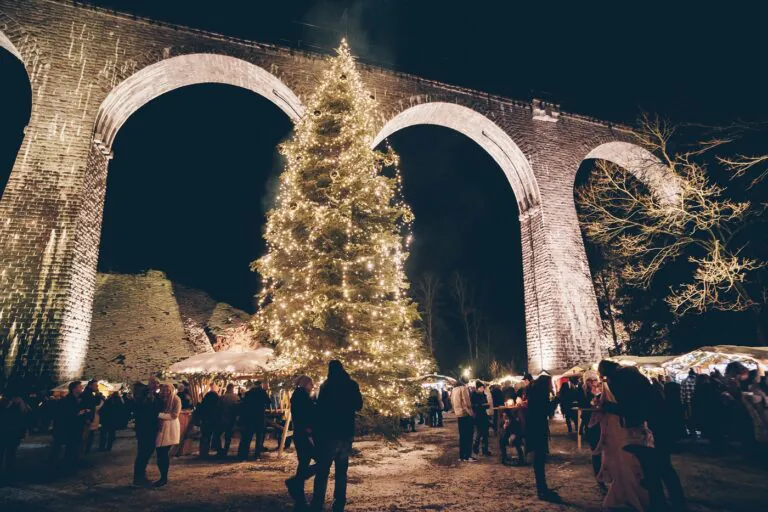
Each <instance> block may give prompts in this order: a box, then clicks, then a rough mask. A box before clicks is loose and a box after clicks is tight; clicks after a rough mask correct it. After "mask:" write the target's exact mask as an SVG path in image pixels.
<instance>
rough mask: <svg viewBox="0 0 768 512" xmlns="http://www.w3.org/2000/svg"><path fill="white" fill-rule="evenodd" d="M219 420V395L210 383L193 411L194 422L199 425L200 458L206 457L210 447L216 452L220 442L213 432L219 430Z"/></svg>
mask: <svg viewBox="0 0 768 512" xmlns="http://www.w3.org/2000/svg"><path fill="white" fill-rule="evenodd" d="M220 421H221V397H220V396H219V394H218V393H217V388H216V387H215V386H214V385H212V386H211V389H210V390H209V391H208V392H207V393H206V394H205V396H204V397H203V399H202V400H201V401H200V404H199V405H198V406H197V408H196V409H195V412H194V422H195V423H196V424H198V425H200V450H199V455H200V458H203V459H205V458H207V457H208V455H209V454H210V451H211V448H213V450H214V451H216V452H218V450H219V447H220V444H221V442H220V441H217V437H216V436H215V434H216V433H217V432H219V428H220V426H219V423H220Z"/></svg>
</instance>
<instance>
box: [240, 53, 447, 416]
mask: <svg viewBox="0 0 768 512" xmlns="http://www.w3.org/2000/svg"><path fill="white" fill-rule="evenodd" d="M337 53H338V55H337V56H335V57H333V58H330V59H329V61H328V67H327V70H326V71H325V72H324V73H323V76H322V78H321V80H320V83H319V85H318V88H317V90H316V91H315V93H314V94H313V95H312V97H311V98H310V99H309V101H308V103H307V105H308V106H307V114H306V115H305V116H304V117H303V118H302V119H301V120H300V121H299V123H298V124H297V125H296V129H295V132H294V135H293V137H292V138H291V139H290V140H289V141H287V142H285V143H284V144H282V145H281V147H280V152H281V153H282V155H283V156H284V157H285V159H286V167H285V170H284V171H283V174H282V175H281V176H280V184H279V191H278V196H277V201H276V205H275V207H274V208H273V209H272V210H271V211H270V212H269V214H268V217H267V226H266V232H265V235H264V236H265V238H266V241H267V254H266V256H264V257H262V258H261V259H259V260H257V261H256V262H254V263H253V265H252V267H253V269H254V270H255V271H257V272H259V274H260V275H261V277H262V282H263V285H264V286H263V290H262V292H261V294H260V296H259V312H258V314H257V315H256V320H255V322H256V327H257V328H258V329H259V330H260V331H262V332H264V333H265V334H266V335H267V336H268V337H269V339H270V340H272V341H273V342H275V344H276V347H277V352H278V354H279V355H280V356H281V357H282V358H284V359H285V360H287V361H288V362H289V364H290V367H291V369H292V371H293V372H294V373H296V374H298V373H306V374H308V375H310V376H311V377H313V378H315V379H321V378H322V377H323V376H324V375H325V372H326V368H327V366H326V365H327V362H328V360H330V359H339V360H341V361H342V363H343V364H344V365H345V367H346V368H347V370H348V371H349V372H350V374H351V375H352V377H353V378H354V379H356V380H357V381H358V382H359V384H360V386H361V389H362V391H363V394H364V396H365V397H366V405H367V407H368V408H369V411H374V412H376V413H379V414H383V415H385V416H397V415H409V414H411V413H412V409H413V407H414V404H415V403H416V400H417V397H418V395H419V394H420V392H421V391H420V386H419V385H418V384H413V383H410V382H409V381H408V379H410V378H413V377H416V376H419V375H423V374H426V373H429V372H430V371H431V370H432V368H433V362H432V360H431V359H430V358H429V357H428V356H427V355H426V353H425V350H424V347H423V344H422V340H421V337H420V336H419V335H418V332H417V331H416V330H415V329H414V327H413V324H414V321H416V320H417V319H418V312H417V309H416V305H415V304H414V303H413V302H412V301H411V300H410V299H409V298H408V297H407V293H406V292H407V290H408V287H409V284H408V281H407V278H406V276H405V272H404V270H403V265H404V262H405V260H406V258H407V256H408V251H407V246H408V241H409V240H410V232H409V231H410V224H411V222H412V221H413V214H412V213H411V210H410V208H409V207H408V206H407V205H406V204H405V203H404V202H403V201H402V199H401V197H402V194H401V191H402V182H401V179H400V175H399V172H396V173H395V175H394V177H388V176H385V175H384V174H383V173H382V169H383V168H384V167H385V166H392V167H394V168H395V169H397V163H398V159H397V155H396V154H395V153H394V152H393V151H392V150H391V148H387V150H386V151H384V152H381V151H376V150H373V149H371V147H370V145H371V142H372V140H373V138H374V136H375V134H376V122H375V113H376V102H375V100H374V99H373V97H372V95H371V94H370V93H369V92H368V91H366V90H365V88H364V86H363V83H362V81H361V79H360V76H359V74H358V71H357V69H356V66H355V61H354V58H353V57H352V55H351V53H350V51H349V47H348V46H347V44H346V42H344V41H342V43H341V46H340V47H339V49H338V50H337Z"/></svg>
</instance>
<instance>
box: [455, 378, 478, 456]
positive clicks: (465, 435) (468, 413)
mask: <svg viewBox="0 0 768 512" xmlns="http://www.w3.org/2000/svg"><path fill="white" fill-rule="evenodd" d="M451 407H452V408H453V412H454V414H456V418H457V420H458V424H459V461H460V462H475V461H476V460H477V459H476V458H474V457H473V456H472V434H473V433H474V425H475V418H474V412H473V411H472V399H471V397H470V395H469V387H468V386H467V379H466V378H464V377H462V378H461V380H459V383H458V385H457V386H456V387H455V388H453V391H452V392H451Z"/></svg>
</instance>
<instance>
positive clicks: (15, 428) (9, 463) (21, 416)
mask: <svg viewBox="0 0 768 512" xmlns="http://www.w3.org/2000/svg"><path fill="white" fill-rule="evenodd" d="M29 410H30V409H29V407H28V406H27V404H26V403H25V402H24V400H23V399H22V398H21V396H20V395H19V394H18V393H10V399H3V400H0V474H2V472H3V467H5V471H6V472H7V474H8V476H10V477H13V476H14V470H15V468H16V451H17V450H18V449H19V445H20V444H21V440H22V439H24V435H25V434H26V430H27V429H26V421H27V416H28V415H29Z"/></svg>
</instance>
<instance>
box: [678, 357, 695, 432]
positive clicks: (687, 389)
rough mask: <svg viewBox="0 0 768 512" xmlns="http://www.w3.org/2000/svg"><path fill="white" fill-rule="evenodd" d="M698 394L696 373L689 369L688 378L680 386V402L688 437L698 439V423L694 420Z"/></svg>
mask: <svg viewBox="0 0 768 512" xmlns="http://www.w3.org/2000/svg"><path fill="white" fill-rule="evenodd" d="M695 393H696V372H695V371H694V370H693V368H689V369H688V376H687V377H686V378H685V379H684V380H683V382H682V383H681V384H680V400H681V401H682V403H683V411H684V414H685V422H686V426H687V428H688V435H689V436H691V437H696V422H695V420H694V418H693V395H694V394H695Z"/></svg>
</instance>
